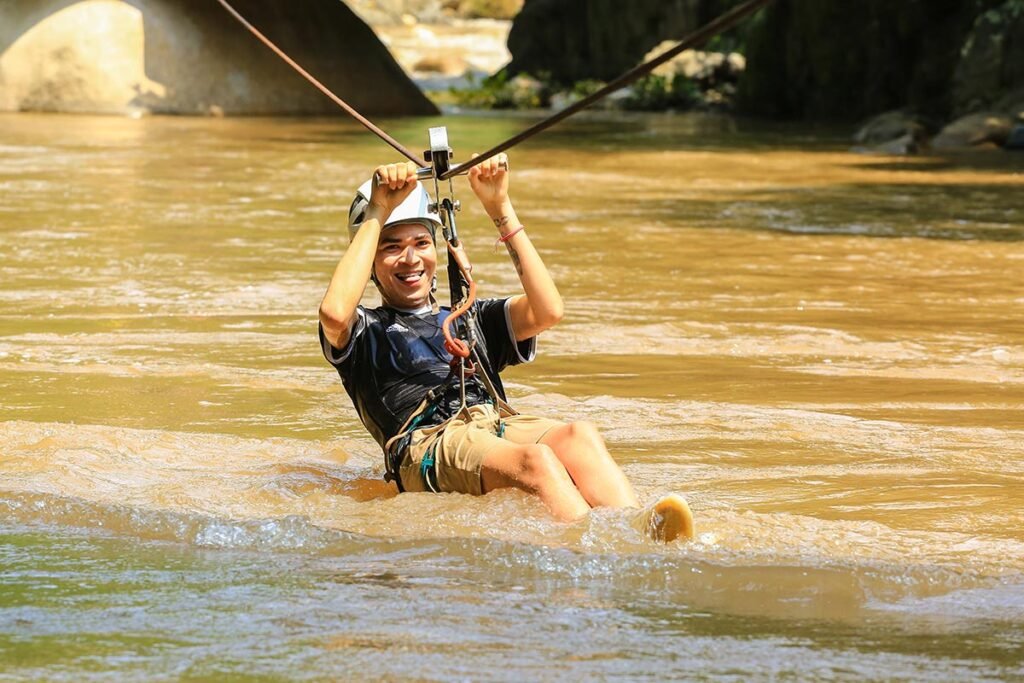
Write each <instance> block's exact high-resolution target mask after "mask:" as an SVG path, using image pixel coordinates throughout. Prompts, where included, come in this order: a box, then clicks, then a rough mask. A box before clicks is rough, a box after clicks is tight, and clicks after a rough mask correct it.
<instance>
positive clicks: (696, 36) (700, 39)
mask: <svg viewBox="0 0 1024 683" xmlns="http://www.w3.org/2000/svg"><path fill="white" fill-rule="evenodd" d="M770 2H772V0H748V1H747V2H745V3H743V4H742V5H738V6H737V7H734V8H733V9H731V10H729V11H728V12H726V13H725V14H723V15H721V16H720V17H718V18H717V19H715V20H714V21H712V22H710V23H708V24H706V25H705V26H704V27H703V28H700V29H698V30H696V31H694V32H693V33H691V34H690V35H688V36H686V37H685V38H683V40H682V42H680V43H679V44H678V45H676V46H675V47H673V48H672V49H670V50H668V51H666V52H663V53H662V54H660V55H658V56H657V57H655V58H654V59H652V60H650V61H649V62H644V63H643V64H641V65H639V66H636V67H633V68H632V69H630V70H629V71H627V72H626V73H624V74H622V75H621V76H619V77H618V78H616V79H615V80H613V81H610V82H609V83H608V84H607V85H605V86H604V87H603V88H601V89H600V90H597V91H595V92H593V93H591V94H590V95H587V96H586V97H584V98H583V99H582V100H579V101H577V102H574V103H573V104H571V105H569V106H568V107H566V108H565V109H563V110H561V111H559V112H557V113H555V114H552V115H551V116H549V117H547V118H546V119H542V120H540V121H538V122H537V123H535V124H533V125H532V126H530V127H529V128H527V129H526V130H524V131H523V132H521V133H517V134H516V135H513V136H512V137H510V138H509V139H508V140H506V141H505V142H503V143H501V144H500V145H495V146H494V147H491V148H490V149H489V150H487V151H486V152H483V153H482V154H480V156H478V157H474V158H473V159H470V160H469V161H464V162H462V163H461V164H458V165H457V166H453V167H452V168H450V169H449V170H448V171H447V172H445V173H443V174H442V175H441V180H447V179H448V178H450V177H452V176H453V175H458V174H461V173H465V172H466V171H468V170H469V169H471V168H472V167H473V166H476V165H477V164H479V163H480V162H482V161H486V160H487V159H490V158H491V157H492V156H494V155H495V154H500V153H501V152H504V151H505V150H507V149H511V148H512V147H515V146H516V145H518V144H519V143H520V142H523V141H524V140H527V139H528V138H532V137H533V136H534V135H536V134H537V133H540V132H541V131H543V130H546V129H547V128H550V127H551V126H553V125H555V124H556V123H558V122H559V121H562V120H564V119H567V118H569V117H570V116H572V115H573V114H575V113H576V112H578V111H579V110H581V109H584V108H586V107H589V106H590V105H591V104H593V103H594V102H597V101H598V100H600V99H601V98H603V97H607V96H608V95H610V94H611V93H613V92H615V91H616V90H619V89H620V88H622V87H623V86H626V85H629V84H630V83H632V82H633V81H635V80H637V79H638V78H640V77H641V76H644V75H646V74H648V73H650V72H651V71H654V69H656V68H658V67H659V66H661V65H662V64H664V63H665V62H667V61H669V60H670V59H672V58H673V57H675V56H676V55H677V54H679V53H680V52H682V51H683V50H688V49H690V48H691V47H694V46H696V45H701V44H703V43H704V42H706V41H708V40H710V39H711V38H714V37H715V36H717V35H718V34H719V33H724V32H725V31H728V30H729V29H730V28H732V27H733V26H735V25H736V24H738V23H740V22H741V21H743V19H745V18H746V17H747V16H749V15H751V14H753V13H754V12H756V11H757V10H759V9H761V8H762V7H764V6H766V5H767V4H768V3H770Z"/></svg>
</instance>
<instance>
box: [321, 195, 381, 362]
mask: <svg viewBox="0 0 1024 683" xmlns="http://www.w3.org/2000/svg"><path fill="white" fill-rule="evenodd" d="M372 211H373V207H371V208H370V209H368V210H367V218H366V219H365V220H364V221H363V224H362V226H360V228H359V231H358V232H357V233H356V235H355V237H354V238H353V240H352V244H351V245H350V246H349V248H348V250H346V251H345V255H344V256H342V257H341V260H340V261H339V262H338V265H337V267H336V268H335V269H334V275H333V276H331V283H330V284H329V285H328V286H327V292H326V293H325V294H324V298H323V301H321V302H320V325H321V326H322V327H323V329H324V336H325V337H326V338H327V341H328V342H330V344H331V346H333V347H334V348H336V349H343V348H345V346H346V345H347V344H348V339H349V336H350V335H351V334H352V326H353V325H354V324H355V321H356V307H357V306H359V300H360V299H361V298H362V296H363V290H364V289H366V283H367V282H368V281H369V280H370V272H371V270H372V269H373V257H374V255H375V254H376V252H377V240H378V238H379V237H380V226H381V219H380V218H379V217H378V216H377V215H372V214H371V212H372ZM385 220H386V219H385Z"/></svg>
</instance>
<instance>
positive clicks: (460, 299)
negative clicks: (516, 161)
mask: <svg viewBox="0 0 1024 683" xmlns="http://www.w3.org/2000/svg"><path fill="white" fill-rule="evenodd" d="M217 2H218V3H220V4H221V5H222V6H223V7H224V9H225V10H227V11H228V12H229V13H230V14H231V16H233V17H234V18H235V19H236V20H237V21H238V22H239V23H241V24H242V26H244V27H245V28H246V29H248V30H249V32H251V33H252V34H253V35H254V36H256V38H258V39H259V40H260V42H262V43H263V44H264V45H266V46H267V47H268V48H269V49H270V50H272V51H273V52H274V53H275V54H276V55H277V56H278V57H280V58H281V59H282V60H284V61H285V62H286V63H287V64H288V65H289V66H291V67H292V68H293V69H295V71H296V72H298V73H299V75H301V76H302V77H303V78H305V79H306V80H307V81H309V82H310V83H312V84H313V86H315V87H316V88H317V89H318V90H320V92H322V93H324V95H326V96H327V97H329V98H330V99H331V100H332V101H333V102H334V103H335V104H337V105H338V106H339V107H341V108H342V109H343V110H345V112H346V113H348V114H349V116H351V117H352V118H354V119H355V120H356V121H357V122H359V123H360V124H361V125H362V126H364V127H365V128H366V129H367V130H369V131H370V132H372V133H373V134H374V135H376V136H377V137H379V138H380V139H381V140H383V141H384V142H386V143H387V144H388V145H390V146H391V147H392V148H394V149H395V150H396V151H397V152H399V153H400V154H402V155H403V156H405V157H406V158H407V159H409V160H410V161H412V162H413V163H415V164H416V165H417V166H418V168H417V171H416V177H417V179H419V180H421V181H430V180H432V181H433V186H434V194H433V197H434V201H433V202H432V204H431V211H436V212H437V213H438V214H440V216H441V229H442V232H443V235H444V240H445V246H446V249H447V252H448V265H447V273H448V285H449V290H450V295H451V298H450V301H451V313H450V314H449V315H448V316H447V317H446V318H445V320H444V322H443V323H442V325H441V331H442V333H443V335H444V340H445V341H444V347H445V350H446V351H447V352H448V353H450V354H451V356H452V360H451V363H450V365H451V370H450V372H449V373H448V377H447V378H446V379H445V381H444V382H443V383H442V384H441V385H440V386H438V387H435V388H434V389H431V390H430V391H428V392H427V395H426V396H425V397H424V399H423V401H422V402H421V403H420V405H419V406H418V407H417V408H416V409H415V410H413V412H412V413H411V414H410V416H409V418H408V419H407V420H406V423H405V424H404V425H403V426H402V428H401V429H400V430H399V432H398V434H397V435H395V436H394V437H392V438H391V439H389V440H388V442H387V443H386V444H385V446H384V451H385V464H386V468H387V474H386V475H385V479H386V480H388V481H394V482H395V483H396V484H397V486H398V489H399V491H401V490H403V489H402V482H401V477H400V475H399V472H398V466H399V463H400V459H401V457H402V456H401V454H402V453H403V452H404V451H405V450H406V449H407V448H408V447H409V445H410V443H411V441H412V436H413V433H414V432H415V431H416V430H417V429H419V428H421V426H422V425H424V424H426V423H427V422H428V421H430V420H432V419H433V418H434V417H435V416H436V413H437V411H438V405H439V402H441V401H442V400H444V397H445V395H446V393H447V390H448V389H449V388H450V386H451V383H452V382H453V381H454V380H455V379H458V382H459V400H460V403H459V408H458V410H456V411H454V413H453V414H451V415H449V416H447V417H446V419H444V420H443V421H442V422H441V423H440V424H439V425H431V429H432V430H435V431H440V430H443V429H444V427H445V425H446V424H447V423H448V422H449V421H450V420H452V419H454V417H456V416H459V415H464V414H465V413H466V411H467V406H466V380H467V378H471V377H476V378H478V379H479V380H480V381H481V383H482V384H483V385H484V388H485V389H486V391H487V393H488V394H489V395H490V397H491V401H492V403H493V405H494V408H495V410H496V412H497V414H498V423H497V426H496V433H497V435H498V436H499V437H501V436H502V435H503V434H504V431H505V424H504V422H503V420H502V419H501V418H502V416H503V415H505V416H508V415H515V414H516V413H515V411H514V410H513V409H512V407H511V406H509V405H508V403H506V402H505V400H504V399H503V398H502V397H501V394H500V393H499V392H498V391H497V389H496V387H495V385H494V382H493V380H492V378H491V376H490V375H491V372H492V371H493V368H491V367H490V364H489V363H485V362H484V356H482V355H481V353H480V351H479V348H478V345H479V340H478V339H477V327H476V322H475V320H474V310H473V303H474V302H475V301H476V283H475V282H474V280H473V275H472V271H473V267H472V265H471V264H470V262H469V257H468V256H467V255H466V251H465V249H464V247H463V244H462V241H461V240H460V239H459V234H458V230H457V228H456V221H455V214H456V213H457V212H458V211H459V210H460V208H461V207H460V203H459V201H458V200H457V199H455V189H454V186H453V183H452V178H453V177H455V176H457V175H464V174H466V173H468V172H469V169H471V168H472V167H474V166H476V165H477V164H480V163H482V162H484V161H486V160H488V159H490V158H491V157H493V156H495V155H497V154H500V153H502V152H504V151H506V150H508V149H511V148H512V147H514V146H516V145H518V144H519V143H521V142H523V141H524V140H527V139H529V138H531V137H533V136H534V135H536V134H538V133H540V132H541V131H543V130H546V129H547V128H550V127H551V126H553V125H555V124H556V123H558V122H560V121H563V120H565V119H566V118H568V117H570V116H572V115H573V114H575V113H576V112H578V111H580V110H581V109H584V108H586V107H588V106H590V105H591V104H593V103H594V102H596V101H598V100H600V99H602V98H603V97H606V96H608V95H609V94H611V93H613V92H615V91H616V90H619V89H621V88H623V87H625V86H626V85H628V84H630V83H632V82H633V81H635V80H637V79H638V78H640V77H641V76H643V75H645V74H648V73H650V72H651V71H653V70H654V69H655V68H657V67H658V66H660V65H662V64H664V63H665V62H667V61H669V60H670V59H672V58H673V57H675V56H676V55H678V54H679V53H680V52H682V51H683V50H686V49H689V48H692V47H697V46H699V45H702V44H704V43H705V42H706V41H708V40H709V39H711V38H713V37H714V36H716V35H718V34H720V33H722V32H724V31H727V30H728V29H730V28H732V27H734V26H736V25H737V24H739V23H740V22H741V21H742V20H743V19H745V18H746V17H748V16H750V15H751V14H753V13H754V12H756V11H757V10H759V9H761V8H762V7H765V6H766V5H768V4H769V3H770V2H772V0H747V2H745V3H743V4H741V5H737V6H736V7H734V8H733V9H732V10H730V11H728V12H726V13H725V14H722V15H721V16H719V17H718V18H717V19H715V20H713V21H711V22H710V23H708V24H706V25H705V26H703V27H702V28H700V29H698V30H697V31H695V32H693V33H691V34H690V35H688V36H687V37H686V38H684V39H683V40H682V41H681V42H680V43H679V44H678V45H676V46H675V47H673V48H671V49H670V50H667V51H666V52H663V53H662V54H660V55H659V56H657V57H655V58H654V59H651V60H649V61H647V62H644V63H643V64H640V65H639V66H637V67H634V68H633V69H630V70H629V71H627V72H625V73H624V74H622V75H621V76H619V77H618V78H616V79H614V80H612V81H610V82H609V83H608V84H607V85H605V86H604V87H603V88H600V89H599V90H597V91H595V92H594V93H592V94H590V95H588V96H587V97H584V98H582V99H580V100H578V101H577V102H575V103H573V104H572V105H570V106H568V107H566V108H565V109H562V110H561V111H559V112H557V113H555V114H552V115H551V116H548V117H547V118H544V119H542V120H541V121H539V122H537V123H535V124H534V125H532V126H530V127H529V128H527V129H526V130H523V131H522V132H520V133H517V134H516V135H514V136H512V137H511V138H509V139H508V140H505V141H504V142H502V143H500V144H498V145H495V146H494V147H492V148H490V149H488V150H487V151H485V152H484V153H482V154H480V155H479V156H476V157H473V158H472V159H469V160H467V161H464V162H462V163H460V164H457V165H455V166H452V165H451V161H452V158H453V156H454V155H453V152H452V149H451V147H450V146H449V144H448V131H447V129H446V128H445V127H443V126H440V127H435V128H430V129H429V131H428V137H429V149H427V150H426V152H424V155H423V157H422V158H420V157H418V156H416V155H415V154H414V153H412V152H410V151H409V150H408V149H406V148H405V147H403V146H402V145H401V144H400V143H399V142H398V141H397V140H395V139H394V138H392V137H391V136H390V135H388V134H387V133H385V132H384V131H383V130H381V129H380V128H378V127H377V126H375V125H374V124H373V123H372V122H371V121H370V120H369V119H367V118H366V117H364V116H363V115H361V114H360V113H359V112H358V111H356V110H355V109H354V108H353V107H351V106H350V105H349V104H348V103H346V102H345V101H344V100H343V99H341V98H340V97H338V96H337V95H335V94H334V93H333V92H331V90H330V89H329V88H327V86H325V85H324V84H322V83H321V82H320V81H318V80H317V79H316V78H315V77H313V76H312V75H311V74H310V73H309V72H308V71H306V70H305V69H303V68H302V67H301V66H300V65H299V64H298V63H297V62H296V61H295V60H293V59H292V58H291V57H289V56H288V55H287V54H286V53H285V52H284V50H282V49H281V48H279V47H278V46H277V45H275V44H274V43H273V42H272V41H271V40H270V39H269V38H267V37H266V36H265V35H263V34H262V33H261V32H260V31H259V30H258V29H257V28H256V27H255V26H253V25H252V24H251V23H249V21H248V20H246V19H245V17H243V16H242V15H241V14H240V13H239V12H238V11H237V10H235V8H234V7H232V6H231V4H230V3H229V2H227V0H217ZM506 168H507V165H506ZM445 180H447V181H448V185H447V192H446V196H444V197H442V196H441V190H442V185H441V183H442V182H443V181H445ZM377 182H378V183H380V182H382V181H381V180H380V179H378V180H377ZM520 229H521V228H520ZM435 312H436V305H435ZM438 441H439V440H438ZM438 441H435V442H434V443H433V444H432V445H431V447H430V448H428V449H427V451H426V453H424V455H423V458H422V460H421V462H420V474H421V476H422V477H423V481H424V484H425V485H426V487H427V489H428V490H431V491H435V492H436V491H437V469H436V459H435V454H436V449H437V443H438Z"/></svg>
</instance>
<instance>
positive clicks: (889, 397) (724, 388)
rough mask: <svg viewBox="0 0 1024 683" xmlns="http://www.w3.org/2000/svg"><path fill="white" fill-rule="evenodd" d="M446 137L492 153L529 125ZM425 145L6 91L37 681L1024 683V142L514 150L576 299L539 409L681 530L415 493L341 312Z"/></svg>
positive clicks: (23, 649) (22, 664) (8, 313)
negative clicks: (375, 197) (380, 438)
mask: <svg viewBox="0 0 1024 683" xmlns="http://www.w3.org/2000/svg"><path fill="white" fill-rule="evenodd" d="M438 123H439V121H438V120H430V121H428V120H406V121H399V122H385V124H386V127H387V128H388V129H389V130H390V131H391V132H393V133H394V134H395V135H396V136H397V137H399V138H400V139H401V140H403V141H405V142H406V143H407V144H408V145H409V146H411V147H413V148H414V149H419V148H421V147H423V146H425V143H426V128H427V126H428V125H436V124H438ZM444 123H446V124H447V125H448V126H449V132H450V137H451V139H452V142H453V145H454V147H455V148H456V151H457V155H458V156H459V157H460V158H465V156H466V155H468V153H469V152H471V151H473V150H480V149H484V148H486V147H488V146H490V145H491V144H493V143H495V142H497V141H499V140H500V139H503V138H504V137H506V136H508V135H510V134H511V133H513V132H515V131H517V130H519V129H521V128H522V127H524V126H525V125H526V121H525V120H523V119H521V118H516V117H510V118H482V117H462V118H456V117H450V118H448V119H446V120H445V121H444ZM392 159H393V154H391V153H390V152H389V151H388V150H387V148H385V147H383V146H382V145H381V144H380V143H378V142H377V141H376V140H375V139H374V138H372V137H370V136H368V135H367V134H365V133H364V132H362V131H361V129H358V128H357V127H355V126H353V125H350V124H349V123H347V122H345V121H341V120H337V121H301V120H290V121H288V120H195V119H159V118H157V119H143V120H139V121H132V120H124V119H118V118H89V117H62V116H29V115H9V116H3V117H0V193H2V194H0V197H2V201H0V278H2V282H3V287H2V289H0V421H2V422H0V680H8V679H46V680H65V681H82V680H90V679H109V678H111V677H117V678H121V679H123V678H135V679H147V680H166V679H177V678H180V677H183V678H224V677H227V676H233V677H235V679H237V680H241V679H248V678H259V677H266V678H271V679H273V678H288V679H304V678H305V679H332V678H341V679H346V678H347V679H395V678H415V679H423V680H432V679H453V678H454V679H494V680H524V679H529V680H533V679H540V680H555V679H563V678H565V677H567V676H570V677H574V678H584V677H587V678H598V679H601V678H603V679H631V680H642V679H647V680H664V679H667V678H673V677H676V678H679V677H707V678H715V679H724V680H749V679H752V678H774V677H782V678H785V677H789V676H797V677H800V678H820V679H864V678H896V679H908V680H912V679H920V678H924V677H929V678H942V679H965V678H970V679H977V680H984V679H1012V678H1017V677H1022V676H1024V664H1022V660H1024V654H1022V653H1024V489H1022V473H1024V413H1022V408H1024V322H1022V319H1024V315H1022V313H1024V278H1022V275H1024V249H1022V245H1024V227H1022V226H1024V175H1022V173H1021V171H1022V169H1024V156H1020V155H1017V156H1013V155H1010V154H1003V153H990V154H987V155H980V156H976V157H966V158H952V159H946V158H937V157H931V158H929V157H924V158H909V159H892V158H883V157H866V156H857V155H852V154H849V153H847V152H846V151H845V141H844V139H843V137H842V135H841V134H839V135H837V134H835V133H833V132H829V131H824V132H807V131H801V130H798V129H784V128H770V127H766V126H763V125H760V126H755V125H752V124H744V123H738V124H737V123H733V122H730V121H727V120H724V119H716V118H702V117H684V116H650V117H628V116H627V117H616V118H602V117H600V116H597V117H591V118H587V119H583V120H580V121H576V122H570V123H568V124H566V125H563V126H561V127H560V128H558V129H556V130H553V131H551V132H550V133H548V134H545V135H543V136H541V137H539V138H535V139H534V140H533V141H531V142H530V143H528V144H527V145H524V146H523V147H521V148H519V149H516V150H515V151H514V153H513V156H512V166H513V198H514V200H515V201H516V203H517V206H518V207H519V212H520V215H521V217H522V218H523V220H524V222H525V223H526V225H527V229H528V230H529V232H530V234H531V235H532V237H533V240H534V242H535V243H536V244H537V246H538V248H539V249H540V251H541V253H542V255H543V256H544V258H545V259H546V260H547V262H548V264H549V265H550V268H551V270H552V272H553V273H554V275H555V278H556V280H557V282H558V285H559V287H560V288H561V290H562V293H563V295H564V296H565V298H566V301H567V315H566V319H565V320H564V321H563V322H562V324H561V325H560V326H559V327H558V328H556V329H555V330H552V331H550V332H548V333H545V334H544V335H543V337H542V339H541V342H540V356H539V358H538V359H537V361H536V362H534V363H533V364H531V365H528V366H524V367H520V368H516V369H514V370H512V371H510V372H509V373H508V375H507V379H508V382H507V383H508V384H509V386H510V390H511V395H512V398H513V403H514V404H515V405H516V406H517V407H518V408H519V409H520V410H522V411H528V412H531V413H541V414H545V415H552V416H558V417H560V418H563V419H566V420H570V419H588V420H592V421H594V422H597V423H598V424H600V425H601V426H602V427H603V430H604V433H605V434H606V436H607V439H608V441H609V444H610V447H611V449H612V451H613V453H614V455H615V457H616V458H617V459H618V461H619V462H620V463H621V464H622V465H623V467H624V468H625V470H626V472H627V473H628V474H629V476H630V477H631V479H632V480H633V481H634V483H635V485H636V487H637V490H638V492H639V493H640V495H641V497H642V498H643V499H644V500H645V501H650V500H652V499H653V498H655V497H656V496H657V495H659V494H661V493H664V492H668V491H678V492H682V493H683V494H685V495H686V496H687V497H688V499H689V500H690V502H691V505H692V506H693V508H694V510H695V512H696V515H697V520H698V524H699V529H698V532H699V538H698V540H697V541H696V542H694V543H691V544H688V545H673V546H668V547H665V546H656V545H654V544H652V543H651V542H648V541H646V540H645V539H644V538H643V537H641V536H640V534H638V533H637V531H636V530H635V529H634V528H633V525H632V524H631V517H630V516H629V515H624V514H621V513H619V514H617V513H610V512H607V511H598V512H595V513H593V514H592V515H590V516H589V517H588V518H587V519H585V520H583V521H581V522H579V523H576V524H570V525H563V524H557V523H554V522H552V521H551V520H550V519H549V518H548V516H547V514H546V513H545V511H544V510H543V508H542V507H541V506H540V505H539V504H537V503H536V502H534V501H532V500H530V499H528V498H526V497H524V496H522V495H519V494H517V493H513V492H501V493H497V494H492V495H488V496H485V497H483V498H469V497H465V496H459V495H443V496H431V495H426V494H415V495H412V494H410V495H403V496H395V495H394V493H393V490H392V489H391V488H390V487H389V486H387V485H385V484H384V483H383V482H382V481H381V474H382V464H381V459H380V456H379V453H378V451H377V449H376V447H375V445H374V444H373V442H372V441H371V440H370V438H369V437H368V436H367V435H366V434H365V433H364V431H363V429H362V427H361V425H360V424H359V422H358V419H357V418H356V415H355V413H354V411H353V409H352V407H351V405H350V404H349V402H348V399H347V397H346V396H345V394H344V392H343V390H342V388H341V386H340V382H339V381H338V378H337V376H336V374H335V373H334V372H333V370H332V369H331V368H330V367H329V366H328V365H327V364H326V363H325V362H324V360H323V358H322V357H321V355H320V352H319V349H318V346H317V341H316V307H317V304H318V303H319V299H320V297H321V295H322V293H323V290H324V288H325V286H326V284H327V280H328V278H329V275H330V273H331V271H332V270H333V267H334V265H335V263H336V262H337V260H338V258H339V256H340V254H341V253H342V251H343V249H344V247H345V244H346V237H345V225H344V222H345V217H346V212H347V208H348V203H349V201H350V199H351V193H352V191H353V189H354V188H355V187H356V186H357V185H358V184H359V183H360V182H361V181H362V180H363V179H365V177H366V176H367V175H368V173H369V171H370V169H371V168H372V166H373V165H375V164H376V163H378V162H381V161H388V160H392ZM456 191H457V193H458V194H459V196H460V197H461V198H462V199H463V202H464V204H465V210H464V211H463V214H462V216H461V223H460V226H461V230H462V233H463V236H464V238H465V240H466V243H467V247H468V249H469V253H470V256H471V257H472V259H473V261H474V263H475V266H476V271H475V272H476V275H477V278H478V280H479V282H480V284H481V293H482V295H483V296H500V295H503V294H508V293H512V292H514V291H516V285H517V281H516V278H515V273H514V270H513V269H512V267H511V266H510V265H509V263H508V262H507V257H506V256H504V255H503V254H496V253H495V252H494V249H493V240H494V237H495V235H494V234H493V228H490V227H489V226H488V224H487V221H486V219H485V217H484V216H483V214H482V212H481V211H479V210H478V209H477V208H476V207H475V206H474V205H473V200H472V198H471V195H470V193H469V191H468V187H467V186H466V185H465V184H464V181H459V182H457V183H456ZM374 299H375V297H374V296H373V293H372V292H368V296H367V299H366V301H367V303H372V302H373V301H374Z"/></svg>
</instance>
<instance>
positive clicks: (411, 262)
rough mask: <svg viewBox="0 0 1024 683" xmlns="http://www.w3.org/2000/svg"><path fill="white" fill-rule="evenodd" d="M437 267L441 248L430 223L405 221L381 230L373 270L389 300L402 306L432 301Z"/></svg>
mask: <svg viewBox="0 0 1024 683" xmlns="http://www.w3.org/2000/svg"><path fill="white" fill-rule="evenodd" d="M436 270H437V249H435V248H434V241H433V240H432V239H431V238H430V230H428V229H427V228H426V226H424V225H421V224H419V223H404V224H402V225H396V226H394V227H390V228H388V229H387V230H384V231H383V232H381V235H380V241H379V242H378V243H377V255H376V256H375V257H374V259H373V272H374V273H375V274H376V276H377V282H378V285H377V286H378V287H379V288H380V293H381V296H382V297H383V298H384V302H385V303H387V304H390V305H392V306H396V307H398V308H419V307H421V306H423V305H425V304H427V303H429V301H430V298H429V297H430V287H431V283H432V282H433V279H434V272H435V271H436Z"/></svg>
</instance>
